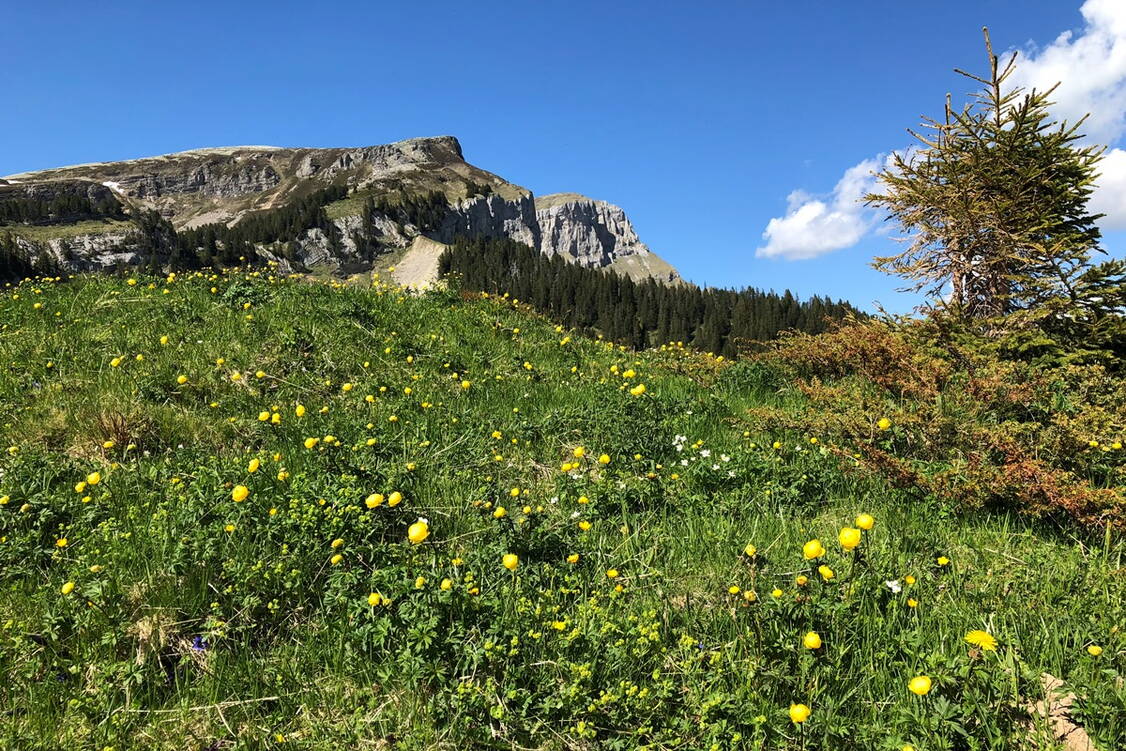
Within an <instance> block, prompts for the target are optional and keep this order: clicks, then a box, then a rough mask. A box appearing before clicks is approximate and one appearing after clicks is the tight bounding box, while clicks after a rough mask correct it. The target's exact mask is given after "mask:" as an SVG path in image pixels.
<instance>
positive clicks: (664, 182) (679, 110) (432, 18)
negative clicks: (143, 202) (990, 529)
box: [0, 0, 1126, 310]
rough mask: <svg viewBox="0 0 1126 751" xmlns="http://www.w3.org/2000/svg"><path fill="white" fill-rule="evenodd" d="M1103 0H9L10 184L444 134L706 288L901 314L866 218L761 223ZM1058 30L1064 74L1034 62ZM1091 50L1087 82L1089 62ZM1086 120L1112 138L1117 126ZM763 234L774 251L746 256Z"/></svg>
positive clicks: (5, 155) (1117, 22) (1079, 28)
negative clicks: (629, 226) (93, 166)
mask: <svg viewBox="0 0 1126 751" xmlns="http://www.w3.org/2000/svg"><path fill="white" fill-rule="evenodd" d="M1119 4H1121V5H1122V6H1126V2H1124V3H1120V0H1088V6H1089V7H1087V8H1086V10H1087V11H1088V13H1087V15H1086V16H1085V15H1083V14H1081V13H1080V5H1081V3H1080V0H950V1H948V2H945V3H905V2H894V1H892V0H887V1H882V2H877V1H876V0H872V1H869V2H864V1H858V2H850V3H839V2H829V0H822V1H814V0H794V1H792V2H786V3H775V2H746V1H745V2H726V3H716V2H693V3H677V4H672V3H653V2H647V3H641V2H615V3H607V2H582V1H575V2H570V3H527V2H524V3H516V2H478V3H451V2H402V3H372V2H359V1H356V2H338V3H322V4H312V3H307V2H301V3H296V2H292V3H291V2H283V1H279V0H274V1H273V2H238V3H213V2H194V3H191V4H187V3H149V2H107V3H79V2H40V3H11V4H8V6H7V8H6V9H5V19H4V24H3V26H2V27H0V49H3V50H4V57H5V59H6V60H7V61H8V63H9V64H7V65H4V66H0V85H2V87H3V90H4V92H5V97H4V99H5V105H6V106H5V111H4V115H3V117H0V174H10V173H15V172H20V171H24V170H30V169H38V168H44V167H50V166H58V165H63V164H71V163H78V162H87V161H107V160H116V159H126V158H132V157H139V156H146V155H152V154H159V153H167V152H171V151H178V150H183V149H189V148H197V147H203V146H219V145H233V144H270V145H278V146H343V145H367V144H376V143H385V142H389V141H394V140H399V139H402V138H410V137H415V136H426V135H440V134H453V135H456V136H457V137H458V138H459V139H460V140H461V142H462V146H463V148H464V150H465V155H466V158H467V159H468V160H469V161H470V162H472V163H474V164H477V165H479V166H482V167H484V168H486V169H489V170H491V171H494V172H496V173H498V174H500V175H502V176H503V177H505V178H507V179H509V180H511V181H513V182H516V183H518V184H520V185H523V186H525V187H528V188H530V189H531V190H533V191H534V192H536V193H537V194H546V193H552V192H558V191H576V192H581V193H585V194H587V195H590V196H593V197H596V198H601V199H605V200H608V201H611V202H613V203H617V204H619V205H621V206H622V207H624V208H625V209H626V211H627V213H628V214H629V216H630V217H631V218H632V219H633V221H634V224H635V226H636V228H637V230H638V233H639V234H640V235H641V238H642V240H644V241H645V242H647V243H648V244H649V245H650V247H651V248H652V249H653V250H654V251H656V252H658V253H660V254H661V255H662V256H664V257H665V258H666V259H667V260H669V261H670V262H672V263H673V264H675V265H676V266H677V267H678V268H679V269H680V270H681V273H682V274H683V275H684V276H685V277H687V278H689V279H691V280H693V281H696V282H698V283H703V284H714V285H720V286H744V285H753V286H758V287H763V288H774V289H778V290H781V289H783V288H789V289H791V290H794V291H795V292H796V293H798V294H801V295H808V294H813V293H822V294H829V295H832V296H834V297H843V298H847V299H849V300H851V301H853V302H854V303H856V304H858V305H861V306H863V307H866V308H871V307H872V306H873V304H874V303H875V302H876V301H879V302H881V303H883V304H884V305H886V306H887V307H888V308H890V309H892V310H904V309H906V308H909V307H910V305H911V303H912V300H911V298H909V297H907V296H904V295H900V294H898V293H896V292H894V289H895V287H896V286H897V285H896V282H895V280H893V279H890V278H888V277H885V276H883V275H881V274H879V273H877V272H875V271H873V270H871V269H870V268H868V266H867V264H868V262H869V260H870V258H871V256H872V255H874V254H879V253H887V252H889V251H890V250H892V249H893V248H894V243H893V242H892V241H891V240H890V239H889V238H888V237H886V236H884V235H882V234H880V233H879V232H873V231H871V226H870V225H871V222H872V221H873V220H874V217H871V216H867V215H862V214H857V213H856V212H855V210H854V209H853V208H851V207H845V208H844V209H843V221H844V222H845V224H846V225H847V224H848V222H849V221H852V222H853V223H854V224H853V228H854V229H855V228H856V227H859V228H860V230H861V231H860V235H861V236H860V239H859V240H857V241H856V242H855V243H853V244H850V245H848V246H847V247H839V248H833V249H830V250H825V249H824V248H820V247H813V249H812V250H810V249H809V248H807V249H806V251H802V250H801V249H800V248H799V249H798V250H797V251H795V250H794V249H793V248H792V247H790V248H787V247H782V246H783V245H785V244H786V243H781V245H780V244H779V243H778V242H775V243H774V244H773V245H770V243H769V242H768V239H764V236H763V233H764V231H765V230H766V229H767V227H768V225H769V223H770V221H771V219H775V218H776V219H778V220H779V221H781V220H784V219H785V217H786V216H787V212H788V208H789V210H790V211H791V212H792V211H796V210H797V209H800V208H801V205H802V203H803V201H804V202H806V203H808V202H810V201H813V202H814V203H817V202H819V203H820V204H821V205H822V207H823V208H826V207H827V209H826V210H832V208H833V205H834V203H833V202H834V200H835V198H838V197H839V196H840V193H839V192H838V193H837V194H834V192H833V191H834V188H835V186H837V184H838V181H840V180H841V178H842V175H844V174H845V173H846V171H847V170H849V169H850V168H852V167H854V166H856V165H859V164H862V163H864V162H865V161H866V160H872V159H875V158H877V156H878V155H881V154H887V153H888V152H889V151H891V150H893V149H899V148H903V147H905V146H906V145H908V144H909V143H910V139H909V136H907V134H906V133H905V128H907V127H909V126H914V125H915V124H916V123H917V121H918V117H919V115H921V114H924V113H927V114H937V113H938V112H939V111H940V108H941V103H942V98H943V96H944V94H945V93H946V92H947V91H951V92H952V93H953V94H954V97H955V100H956V101H959V100H961V99H962V98H963V96H964V95H965V94H966V93H967V92H968V91H969V88H970V87H969V86H967V82H966V81H964V80H962V79H960V78H959V77H958V76H956V75H955V74H954V73H953V72H952V70H951V69H952V68H953V67H955V66H959V67H963V68H968V69H970V70H973V71H981V70H982V69H983V66H984V63H985V60H984V52H983V47H982V41H981V31H980V30H981V27H982V26H983V25H988V26H989V27H990V28H991V31H992V34H993V40H994V45H995V47H996V48H998V49H1008V48H1021V49H1028V50H1031V51H1032V52H1033V53H1034V58H1033V59H1034V60H1035V54H1036V53H1038V54H1040V55H1041V56H1042V57H1043V60H1042V62H1043V63H1044V64H1043V65H1041V66H1040V69H1036V71H1034V72H1036V73H1037V75H1040V74H1043V75H1050V74H1051V73H1053V72H1054V71H1058V70H1070V69H1069V68H1067V57H1066V56H1067V54H1068V53H1069V50H1070V51H1071V52H1075V50H1073V49H1072V47H1075V46H1076V44H1077V42H1081V41H1082V40H1083V39H1084V38H1085V35H1086V37H1088V38H1089V37H1090V35H1091V33H1093V32H1092V29H1095V27H1098V29H1102V30H1103V31H1104V32H1105V36H1107V38H1110V39H1112V40H1113V39H1114V38H1115V35H1121V36H1123V37H1126V13H1119V12H1118V10H1117V9H1116V7H1115V6H1117V5H1119ZM1098 29H1095V30H1096V31H1097V30H1098ZM1067 30H1073V34H1072V36H1071V37H1070V38H1067V39H1065V40H1063V42H1062V43H1061V44H1062V46H1060V45H1057V46H1058V47H1060V49H1058V50H1056V51H1057V52H1060V53H1061V55H1062V56H1063V59H1064V64H1063V65H1062V67H1061V66H1060V65H1049V64H1048V63H1049V62H1050V61H1049V60H1048V54H1047V53H1048V52H1050V51H1051V50H1050V49H1049V48H1050V46H1051V45H1052V44H1053V40H1057V38H1058V37H1059V35H1060V34H1061V33H1062V32H1065V31H1067ZM1104 46H1105V45H1104ZM1096 47H1097V46H1096ZM1107 49H1108V50H1109V47H1108V48H1107ZM1123 51H1124V53H1126V47H1124V48H1123ZM1079 52H1082V50H1080V51H1079ZM1085 54H1087V55H1088V57H1087V58H1085V59H1082V56H1079V57H1077V58H1076V60H1078V61H1079V62H1081V63H1083V65H1082V68H1081V69H1082V70H1083V71H1085V72H1089V71H1090V59H1089V56H1090V55H1091V54H1094V55H1096V56H1097V55H1098V54H1099V52H1098V49H1097V48H1096V49H1094V51H1093V52H1092V51H1091V50H1087V52H1086V53H1085ZM1076 55H1078V52H1077V53H1076ZM1076 55H1073V57H1076ZM1105 56H1106V57H1107V58H1108V59H1107V60H1105V61H1102V62H1103V63H1105V65H1104V66H1103V67H1104V68H1105V69H1106V70H1105V73H1106V76H1104V78H1106V79H1107V82H1105V83H1097V85H1096V84H1089V83H1088V84H1085V88H1084V92H1085V93H1084V94H1083V96H1078V95H1077V97H1076V98H1077V100H1078V101H1077V102H1069V104H1068V106H1069V107H1071V108H1072V109H1074V108H1075V107H1081V106H1083V105H1084V104H1085V103H1087V102H1094V103H1096V104H1098V105H1100V106H1105V107H1110V106H1117V105H1118V104H1119V103H1120V102H1119V101H1118V100H1117V99H1115V98H1114V96H1116V95H1117V93H1118V91H1117V88H1115V87H1122V81H1123V80H1126V69H1124V70H1119V68H1120V66H1119V62H1120V61H1118V60H1117V57H1115V59H1114V60H1110V59H1109V58H1110V57H1112V55H1111V54H1110V52H1107V54H1106V55H1105ZM1084 60H1085V62H1084ZM1075 62H1076V61H1075V60H1072V64H1073V67H1074V64H1075ZM1041 69H1042V70H1041ZM1119 74H1120V75H1119ZM1034 80H1036V79H1035V77H1034ZM1100 87H1101V88H1100ZM1108 88H1109V89H1110V91H1109V93H1108V92H1107V91H1106V89H1108ZM1100 96H1101V97H1102V98H1100ZM1084 97H1086V99H1084ZM1065 114H1070V110H1069V111H1068V112H1066V113H1065ZM1116 128H1117V130H1116ZM1100 133H1101V135H1103V136H1104V140H1106V141H1108V142H1112V141H1113V142H1117V139H1119V138H1121V135H1122V128H1120V127H1117V126H1116V125H1115V124H1114V123H1110V124H1103V125H1102V126H1100ZM1112 145H1114V143H1112ZM1123 166H1124V168H1126V152H1123ZM1123 171H1124V172H1126V169H1124V170H1123ZM795 190H800V191H803V193H802V194H799V195H797V196H795V197H794V199H793V200H792V201H790V202H788V197H789V196H790V194H791V193H792V192H793V191H795ZM846 192H847V191H846ZM1123 193H1124V194H1126V190H1124V191H1123ZM1123 216H1124V217H1126V210H1124V211H1123ZM802 222H803V220H801V219H800V218H799V219H791V220H790V222H789V223H787V225H786V226H787V227H788V228H789V229H790V230H792V231H793V232H792V233H791V234H797V235H799V236H800V237H798V239H797V240H794V238H793V237H791V238H790V240H789V241H787V242H790V244H791V245H793V243H794V242H797V243H798V245H800V244H801V243H802V242H805V241H807V240H809V239H810V236H813V235H816V237H814V238H813V240H812V242H813V245H814V246H817V245H818V243H820V244H822V245H823V244H825V243H824V242H823V241H824V238H825V236H826V232H825V231H819V227H818V225H817V224H816V223H814V224H809V225H807V224H802ZM857 222H859V225H857V224H856V223H857ZM1112 224H1113V223H1112ZM795 225H796V226H795ZM1114 226H1117V224H1114ZM1122 226H1123V227H1126V220H1124V222H1123V225H1122ZM821 229H824V228H821ZM840 229H841V228H840V227H837V226H834V227H833V228H832V231H831V232H828V234H833V233H835V232H838V231H839V230H840ZM803 232H804V233H806V234H805V235H804V236H802V233H803ZM846 234H847V233H846ZM1122 234H1123V233H1121V232H1113V233H1111V234H1110V236H1109V237H1108V243H1107V244H1108V247H1112V248H1114V249H1116V250H1117V249H1118V248H1120V247H1121V246H1122V245H1126V242H1124V241H1123V240H1122ZM828 244H830V245H831V244H839V243H834V242H829V243H828ZM768 246H769V247H771V248H773V249H774V250H777V251H779V252H778V253H777V254H776V255H774V256H773V257H767V256H764V255H763V254H762V253H761V252H757V251H759V249H760V248H764V247H768ZM772 252H773V251H772ZM803 253H804V254H808V253H813V254H814V255H815V257H811V258H804V259H797V260H795V259H794V258H793V256H795V255H802V254H803Z"/></svg>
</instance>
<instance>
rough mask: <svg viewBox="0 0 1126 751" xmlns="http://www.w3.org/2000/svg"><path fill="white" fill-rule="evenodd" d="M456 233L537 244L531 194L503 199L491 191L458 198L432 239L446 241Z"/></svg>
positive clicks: (536, 245)
mask: <svg viewBox="0 0 1126 751" xmlns="http://www.w3.org/2000/svg"><path fill="white" fill-rule="evenodd" d="M459 235H460V236H462V237H467V238H473V239H475V238H478V237H507V238H509V239H510V240H515V241H516V242H519V243H524V244H525V245H530V246H532V247H533V248H538V247H540V227H539V225H538V224H537V222H536V206H535V201H534V200H533V198H532V194H531V193H528V194H526V195H524V196H520V197H519V198H516V199H515V200H506V199H505V198H503V197H501V196H500V195H498V194H496V193H493V194H491V195H487V196H475V197H473V198H467V199H465V200H463V201H458V202H457V203H456V204H455V205H453V206H452V207H451V208H450V211H449V212H448V213H447V214H446V216H445V219H444V220H443V221H442V224H441V226H440V227H439V228H438V230H437V232H435V233H434V238H433V239H435V240H437V241H438V242H442V243H450V242H453V240H454V238H455V237H457V236H459Z"/></svg>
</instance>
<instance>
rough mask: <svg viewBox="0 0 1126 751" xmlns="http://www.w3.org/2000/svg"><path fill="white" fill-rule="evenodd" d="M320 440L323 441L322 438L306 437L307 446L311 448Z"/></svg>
mask: <svg viewBox="0 0 1126 751" xmlns="http://www.w3.org/2000/svg"><path fill="white" fill-rule="evenodd" d="M320 442H321V439H320V438H306V439H305V448H307V449H311V448H313V447H314V446H316V445H317V444H318V443H320Z"/></svg>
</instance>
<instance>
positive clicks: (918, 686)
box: [907, 675, 931, 696]
mask: <svg viewBox="0 0 1126 751" xmlns="http://www.w3.org/2000/svg"><path fill="white" fill-rule="evenodd" d="M907 690H908V691H910V692H911V693H913V694H915V695H916V696H926V695H927V694H928V693H930V690H931V679H930V678H929V677H928V676H925V675H917V676H915V677H914V678H912V679H911V680H910V681H908V682H907Z"/></svg>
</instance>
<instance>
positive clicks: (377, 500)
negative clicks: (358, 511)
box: [364, 493, 383, 508]
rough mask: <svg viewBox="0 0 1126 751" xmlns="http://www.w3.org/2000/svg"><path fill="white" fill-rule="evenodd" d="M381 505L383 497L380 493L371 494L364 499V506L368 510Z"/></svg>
mask: <svg viewBox="0 0 1126 751" xmlns="http://www.w3.org/2000/svg"><path fill="white" fill-rule="evenodd" d="M382 503H383V495H382V494H381V493H372V494H371V495H369V496H368V497H367V498H366V499H364V504H365V505H366V506H367V507H368V508H376V507H377V506H379V505H380V504H382Z"/></svg>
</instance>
